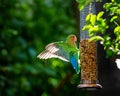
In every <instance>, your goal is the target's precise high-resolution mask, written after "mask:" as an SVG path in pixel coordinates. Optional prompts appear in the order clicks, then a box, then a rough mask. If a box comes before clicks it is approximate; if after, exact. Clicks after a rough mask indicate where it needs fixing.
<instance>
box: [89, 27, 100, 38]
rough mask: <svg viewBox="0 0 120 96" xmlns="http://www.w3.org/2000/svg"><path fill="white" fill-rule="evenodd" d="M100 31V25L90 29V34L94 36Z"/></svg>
mask: <svg viewBox="0 0 120 96" xmlns="http://www.w3.org/2000/svg"><path fill="white" fill-rule="evenodd" d="M98 31H99V27H98V26H96V27H92V28H90V29H89V35H90V36H93V35H95V34H96V33H97V32H98Z"/></svg>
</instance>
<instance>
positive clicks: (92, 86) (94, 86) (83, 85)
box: [77, 84, 102, 90]
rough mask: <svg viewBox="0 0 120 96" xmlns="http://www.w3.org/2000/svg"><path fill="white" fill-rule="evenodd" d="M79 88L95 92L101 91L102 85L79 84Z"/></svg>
mask: <svg viewBox="0 0 120 96" xmlns="http://www.w3.org/2000/svg"><path fill="white" fill-rule="evenodd" d="M77 87H78V88H84V89H88V90H90V89H93V90H94V89H101V88H102V86H101V85H100V84H79V85H78V86H77Z"/></svg>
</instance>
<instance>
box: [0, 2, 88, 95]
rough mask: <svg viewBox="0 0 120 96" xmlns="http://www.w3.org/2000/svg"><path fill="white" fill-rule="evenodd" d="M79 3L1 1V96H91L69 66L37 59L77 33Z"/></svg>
mask: <svg viewBox="0 0 120 96" xmlns="http://www.w3.org/2000/svg"><path fill="white" fill-rule="evenodd" d="M74 2H75V0H0V50H1V52H0V96H55V95H56V96H73V95H74V96H79V95H81V94H82V96H88V95H87V93H86V92H84V91H80V90H78V89H77V88H76V86H77V85H78V84H79V81H80V80H79V75H76V74H75V72H74V70H73V69H72V67H71V65H70V64H69V63H66V62H63V61H61V60H58V59H50V60H46V61H45V60H39V59H37V58H36V56H37V55H38V54H39V53H40V52H41V51H42V50H43V49H44V47H45V45H46V44H48V43H51V42H56V41H61V40H65V38H66V36H67V35H69V34H78V33H77V23H76V19H75V12H74V10H73V9H74V4H73V3H74Z"/></svg>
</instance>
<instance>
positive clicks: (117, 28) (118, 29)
mask: <svg viewBox="0 0 120 96" xmlns="http://www.w3.org/2000/svg"><path fill="white" fill-rule="evenodd" d="M114 33H115V34H116V35H119V34H120V26H117V27H116V28H115V29H114Z"/></svg>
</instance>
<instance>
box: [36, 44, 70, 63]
mask: <svg viewBox="0 0 120 96" xmlns="http://www.w3.org/2000/svg"><path fill="white" fill-rule="evenodd" d="M65 45H66V44H65V43H64V42H54V43H50V44H48V45H47V46H46V47H45V51H43V52H41V53H40V54H39V55H38V56H37V57H38V58H40V59H48V58H59V59H61V60H63V61H66V62H69V54H68V53H66V52H65V51H64V48H62V46H65Z"/></svg>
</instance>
